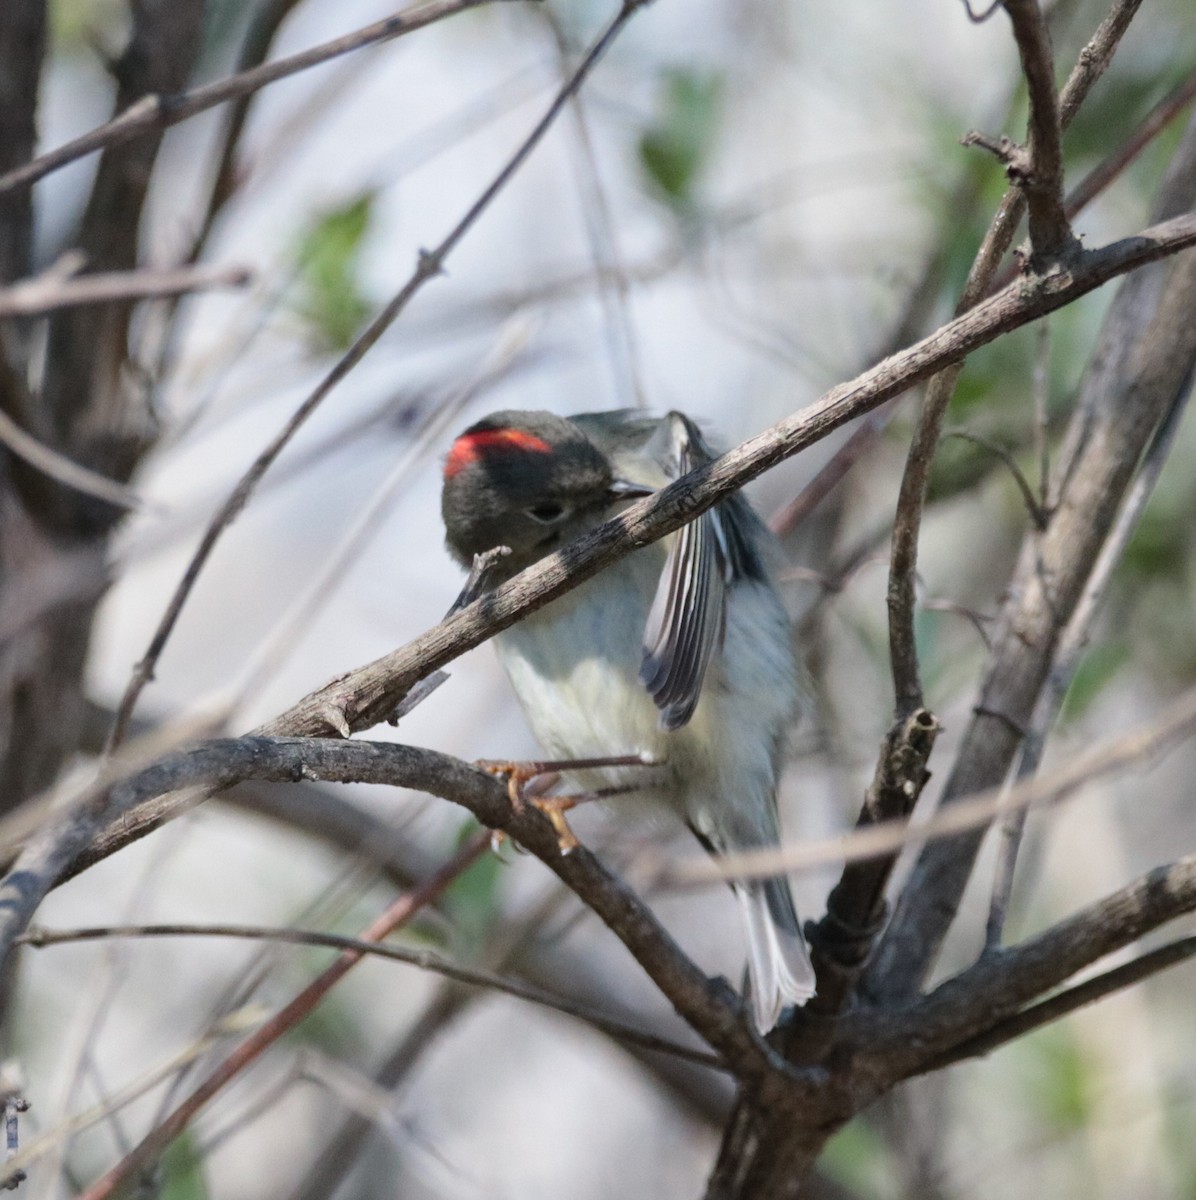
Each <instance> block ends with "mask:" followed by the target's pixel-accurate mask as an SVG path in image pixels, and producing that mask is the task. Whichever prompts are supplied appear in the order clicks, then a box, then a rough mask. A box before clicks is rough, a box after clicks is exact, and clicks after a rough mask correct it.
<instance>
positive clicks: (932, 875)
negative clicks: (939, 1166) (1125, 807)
mask: <svg viewBox="0 0 1196 1200" xmlns="http://www.w3.org/2000/svg"><path fill="white" fill-rule="evenodd" d="M1164 193H1165V196H1166V200H1165V206H1164V211H1175V210H1176V208H1177V207H1188V206H1190V204H1191V202H1192V197H1193V196H1194V195H1196V123H1194V124H1193V125H1192V127H1191V129H1190V132H1189V136H1188V138H1187V141H1186V142H1185V148H1184V149H1183V150H1182V151H1181V154H1180V156H1179V159H1178V160H1177V163H1176V165H1175V167H1174V170H1173V174H1172V176H1171V179H1170V181H1169V183H1168V184H1167V186H1166V187H1165V189H1164ZM1193 311H1196V256H1187V257H1185V258H1184V259H1182V260H1180V261H1179V262H1178V263H1177V264H1176V265H1175V267H1174V268H1173V269H1172V270H1171V271H1170V273H1168V272H1167V271H1165V270H1159V271H1155V272H1146V273H1143V274H1142V275H1139V276H1135V277H1134V278H1133V279H1131V280H1128V281H1127V282H1126V283H1125V284H1124V285H1123V286H1122V288H1121V289H1120V291H1119V292H1118V295H1117V298H1116V299H1115V301H1114V303H1113V306H1112V307H1111V309H1110V310H1109V314H1108V317H1107V319H1106V322H1105V325H1104V328H1103V330H1102V334H1101V345H1100V348H1098V350H1097V353H1096V355H1095V356H1094V359H1093V364H1094V366H1093V368H1092V370H1091V371H1090V372H1089V375H1088V377H1087V378H1086V380H1085V383H1084V388H1083V394H1082V395H1081V398H1080V401H1079V404H1078V407H1077V413H1076V416H1075V417H1074V419H1073V422H1072V430H1071V433H1070V435H1069V441H1068V445H1067V447H1066V448H1065V452H1064V456H1063V467H1062V471H1061V477H1062V479H1063V481H1064V482H1063V483H1062V484H1061V486H1060V495H1059V498H1058V503H1057V504H1056V505H1055V507H1054V512H1053V515H1052V520H1051V525H1050V528H1049V529H1048V530H1046V532H1045V533H1043V534H1038V533H1037V532H1035V533H1033V534H1032V535H1031V537H1030V538H1029V539H1028V540H1027V542H1026V544H1025V545H1024V547H1023V552H1022V556H1021V560H1020V562H1019V566H1018V568H1017V572H1016V574H1015V577H1014V580H1013V582H1012V584H1011V586H1010V588H1009V589H1008V599H1007V601H1006V605H1005V609H1004V612H1003V614H1002V618H1001V624H1000V626H999V628H998V630H997V633H996V636H995V637H994V639H993V649H992V651H991V654H990V657H989V667H988V670H987V674H986V677H985V679H984V681H983V683H982V686H981V690H980V701H979V704H978V705H977V707H976V710H975V715H974V717H973V719H972V721H971V723H970V725H969V728H968V730H967V732H966V734H965V737H964V741H963V744H962V745H961V747H960V750H959V754H958V757H957V760H956V765H955V769H954V770H953V771H952V773H951V776H950V778H949V779H948V781H947V784H946V787H945V790H944V796H943V803H946V804H949V803H953V802H954V801H956V800H958V799H960V798H961V797H963V796H965V795H968V794H970V793H974V792H978V791H982V790H987V789H989V788H995V787H998V786H999V785H1000V784H1001V783H1002V781H1003V780H1004V778H1005V776H1006V773H1007V772H1008V770H1009V768H1010V765H1011V763H1012V760H1013V756H1014V754H1015V753H1016V752H1017V749H1018V746H1019V745H1020V742H1021V738H1022V735H1023V732H1024V731H1025V729H1026V728H1027V727H1028V725H1029V723H1030V721H1031V719H1032V717H1033V712H1034V706H1035V704H1036V703H1037V699H1038V694H1039V691H1040V689H1041V687H1042V684H1043V682H1044V680H1045V679H1046V676H1047V673H1048V672H1049V670H1050V665H1051V662H1052V659H1053V656H1054V650H1055V646H1056V643H1057V639H1058V637H1059V634H1060V631H1061V630H1062V629H1063V627H1064V626H1065V625H1066V623H1067V621H1068V620H1069V619H1070V616H1071V614H1072V612H1073V610H1074V607H1075V605H1076V604H1077V602H1078V601H1079V598H1080V596H1081V595H1082V592H1083V588H1084V585H1085V583H1086V581H1087V579H1088V577H1089V574H1090V572H1091V569H1092V565H1093V563H1094V562H1095V560H1096V557H1097V555H1098V553H1099V552H1100V548H1101V546H1102V544H1103V543H1104V541H1105V539H1106V537H1107V536H1108V533H1109V530H1110V529H1111V528H1112V526H1113V523H1114V522H1115V520H1116V516H1117V512H1118V510H1119V508H1120V505H1121V500H1122V497H1123V496H1124V494H1125V492H1126V490H1127V488H1128V487H1129V485H1130V482H1131V480H1132V479H1133V476H1134V473H1135V471H1136V468H1137V465H1138V462H1139V460H1140V458H1141V456H1142V454H1143V452H1144V450H1145V447H1146V446H1147V444H1148V443H1149V441H1150V439H1151V437H1152V436H1153V435H1154V431H1155V430H1156V428H1157V427H1158V425H1159V423H1160V421H1161V419H1162V417H1163V414H1164V413H1165V412H1166V411H1167V408H1168V406H1169V405H1170V403H1171V401H1172V398H1173V397H1174V396H1175V394H1176V392H1177V390H1178V387H1179V384H1180V382H1181V381H1182V380H1183V378H1184V377H1185V376H1186V375H1187V374H1188V371H1189V370H1190V368H1191V363H1192V361H1193V358H1194V357H1196V324H1193V322H1192V317H1191V314H1192V313H1193ZM981 838H982V835H981V834H974V835H970V836H966V837H963V838H960V839H959V840H958V841H956V842H949V843H940V844H937V845H934V846H930V847H928V848H927V849H926V850H925V851H924V852H923V854H922V855H921V857H920V859H919V863H918V865H917V867H916V868H915V872H914V875H913V877H912V879H911V882H910V885H909V886H908V887H907V888H906V890H905V892H904V893H903V895H902V898H901V901H900V904H899V906H898V909H897V912H896V914H895V916H894V919H893V922H892V924H891V925H890V928H889V930H888V932H887V933H886V935H885V937H884V940H883V941H882V943H881V945H880V948H879V950H878V953H877V956H876V960H875V962H874V963H873V965H872V968H871V969H870V971H869V989H870V990H871V991H872V992H873V994H874V995H876V996H879V995H881V994H884V995H887V996H892V995H897V994H909V993H912V992H913V991H914V990H916V988H917V986H918V984H919V983H920V981H921V979H922V978H923V976H924V974H925V973H926V972H927V971H928V969H929V967H930V965H931V963H932V962H933V961H934V959H935V957H936V955H937V953H938V949H939V947H940V946H941V944H942V940H943V938H944V937H945V935H946V931H947V929H948V927H949V926H950V923H951V921H952V919H953V916H954V913H955V910H956V907H957V905H958V902H959V897H960V896H961V895H962V893H963V888H964V885H965V884H966V882H967V879H968V876H969V875H970V873H971V868H972V864H973V862H974V860H975V855H976V853H977V851H978V849H979V846H980V841H981Z"/></svg>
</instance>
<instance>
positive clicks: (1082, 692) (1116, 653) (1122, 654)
mask: <svg viewBox="0 0 1196 1200" xmlns="http://www.w3.org/2000/svg"><path fill="white" fill-rule="evenodd" d="M1129 658H1130V650H1129V647H1128V646H1127V645H1126V644H1125V643H1124V642H1105V643H1102V644H1101V645H1099V646H1093V647H1091V648H1090V649H1089V651H1088V653H1087V654H1085V655H1084V657H1083V659H1082V660H1081V662H1080V665H1079V667H1078V668H1077V669H1076V673H1075V676H1074V677H1073V678H1072V681H1071V687H1069V688H1068V689H1067V699H1066V700H1065V702H1064V705H1063V713H1062V716H1063V719H1064V720H1065V721H1070V720H1073V719H1075V718H1076V717H1080V716H1083V714H1084V713H1085V712H1086V711H1087V710H1088V707H1089V706H1090V705H1091V704H1092V702H1093V701H1094V700H1095V699H1096V698H1097V696H1099V695H1100V694H1101V692H1102V691H1104V688H1105V685H1106V684H1108V683H1110V682H1111V681H1112V680H1113V678H1114V677H1115V676H1116V675H1117V673H1118V671H1120V670H1121V668H1122V667H1123V666H1125V664H1126V662H1128V661H1129Z"/></svg>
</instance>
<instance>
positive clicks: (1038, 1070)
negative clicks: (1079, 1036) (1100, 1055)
mask: <svg viewBox="0 0 1196 1200" xmlns="http://www.w3.org/2000/svg"><path fill="white" fill-rule="evenodd" d="M1026 1045H1027V1047H1028V1048H1030V1049H1032V1050H1033V1051H1034V1060H1033V1073H1034V1084H1033V1086H1032V1087H1030V1088H1029V1089H1027V1093H1028V1095H1029V1096H1030V1097H1031V1099H1032V1103H1033V1105H1034V1107H1035V1109H1036V1110H1037V1116H1038V1118H1039V1120H1040V1121H1041V1122H1042V1123H1043V1124H1044V1125H1045V1126H1046V1128H1047V1129H1048V1130H1050V1131H1051V1132H1053V1133H1057V1134H1065V1133H1072V1132H1074V1131H1076V1130H1079V1129H1083V1128H1084V1126H1085V1125H1086V1124H1088V1122H1089V1121H1091V1120H1092V1071H1091V1068H1090V1067H1089V1064H1088V1062H1087V1060H1086V1059H1085V1057H1084V1054H1083V1051H1082V1049H1081V1047H1080V1044H1079V1042H1078V1041H1077V1040H1076V1038H1075V1037H1074V1036H1073V1035H1072V1034H1071V1033H1070V1031H1069V1030H1068V1029H1067V1028H1066V1027H1065V1026H1061V1025H1060V1026H1051V1027H1050V1028H1048V1029H1045V1030H1043V1031H1042V1032H1040V1033H1036V1034H1034V1035H1032V1036H1031V1037H1030V1038H1028V1039H1027V1042H1026Z"/></svg>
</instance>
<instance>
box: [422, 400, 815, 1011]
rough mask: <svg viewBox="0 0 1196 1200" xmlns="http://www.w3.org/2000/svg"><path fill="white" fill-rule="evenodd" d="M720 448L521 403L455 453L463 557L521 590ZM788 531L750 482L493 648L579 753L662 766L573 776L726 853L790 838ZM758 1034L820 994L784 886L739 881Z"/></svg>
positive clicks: (624, 415) (552, 728)
mask: <svg viewBox="0 0 1196 1200" xmlns="http://www.w3.org/2000/svg"><path fill="white" fill-rule="evenodd" d="M714 457H715V455H714V453H713V451H712V450H711V448H710V447H709V446H708V445H707V443H706V441H705V439H704V438H703V436H702V433H701V431H700V429H699V428H698V426H697V425H696V424H695V422H694V421H693V420H691V419H690V418H689V417H688V416H686V415H685V414H683V413H680V412H676V411H674V412H669V413H668V414H667V415H665V416H664V417H651V416H647V415H644V414H643V413H641V412H638V411H634V410H614V411H607V412H595V413H582V414H577V415H574V416H571V417H562V416H558V415H556V414H554V413H550V412H539V411H521V410H505V411H501V412H495V413H492V414H491V415H489V416H487V417H485V418H483V419H482V420H480V421H478V422H476V423H475V424H473V425H471V426H470V427H469V428H468V429H466V430H465V431H464V432H463V433H461V434H460V435H459V436H458V437H457V438H456V439H455V440H454V441H453V443H452V445H451V448H450V449H449V452H448V455H447V457H446V458H445V461H444V469H443V486H442V492H441V514H442V517H443V521H444V526H445V535H446V543H447V547H448V550H449V552H450V554H451V555H452V556H453V557H454V558H455V559H456V560H457V561H458V562H459V563H460V564H461V565H463V566H466V567H469V566H470V565H471V564H473V563H474V562H475V559H476V556H478V555H485V554H487V552H492V551H494V550H495V548H496V547H505V548H506V553H505V554H503V555H502V557H494V556H492V557H491V559H490V560H489V562H488V566H487V571H486V573H485V581H484V584H483V589H484V590H488V589H490V588H493V587H495V586H498V585H499V584H501V583H503V582H505V581H506V580H507V579H509V578H511V577H513V576H514V575H515V574H517V573H518V572H519V571H521V570H523V569H524V568H525V567H528V566H530V565H531V564H532V563H535V562H537V561H538V560H540V559H542V558H544V557H545V556H547V555H549V554H551V553H553V552H554V551H556V550H558V549H559V548H561V547H562V546H564V545H566V544H567V543H569V542H571V541H573V540H574V539H576V538H578V537H580V536H581V535H583V534H585V533H587V532H588V531H590V530H591V529H594V528H595V527H596V526H598V525H600V524H601V523H603V522H604V521H606V520H608V519H609V518H610V517H612V516H614V515H615V514H617V513H618V512H620V511H621V510H622V509H624V508H625V507H626V506H627V504H628V503H630V502H631V501H632V500H634V499H635V498H636V497H639V496H644V495H648V494H651V493H652V492H654V491H656V490H657V489H659V488H661V487H663V486H665V485H666V484H668V483H670V482H672V481H673V480H675V479H679V478H680V477H681V476H682V475H685V474H686V473H688V472H689V471H691V470H693V469H694V468H695V467H698V466H700V465H701V464H703V463H706V462H710V461H712V460H713V459H714ZM778 556H779V547H778V545H777V543H776V539H775V538H774V536H773V535H772V533H771V532H770V531H769V530H768V528H767V526H766V525H765V524H764V523H763V521H761V520H760V518H759V517H758V516H757V515H756V513H755V512H754V511H753V509H752V508H751V506H750V504H749V502H748V501H747V499H746V498H745V497H744V496H743V495H742V494H740V493H735V494H734V495H732V496H731V497H729V498H728V499H725V500H722V501H720V502H719V503H718V504H716V505H715V506H714V507H713V508H710V509H708V510H707V511H706V512H704V513H703V514H701V515H700V516H699V517H697V518H696V519H694V520H693V521H691V522H689V523H688V524H686V525H684V526H683V527H682V528H681V529H679V530H678V531H676V532H675V533H672V534H669V535H668V536H666V537H665V538H663V539H661V540H660V541H658V542H655V543H652V544H651V545H647V546H644V547H641V548H639V549H637V550H634V551H633V552H632V553H631V554H629V555H627V556H625V557H624V558H622V559H620V560H619V561H618V562H616V563H614V564H613V565H611V566H609V567H607V568H605V569H604V570H602V571H601V572H599V573H598V574H597V575H595V576H593V577H592V578H590V579H589V580H587V581H586V582H584V583H582V584H581V585H580V586H578V587H576V588H575V589H573V590H572V591H570V592H567V593H565V594H564V595H562V596H560V597H558V598H557V599H555V600H553V601H551V602H550V603H549V604H547V605H545V606H544V607H542V608H540V609H538V610H537V611H535V612H533V613H531V614H530V615H528V616H526V617H524V618H523V619H522V620H520V621H518V622H517V623H515V624H514V625H512V626H510V627H509V628H508V629H506V630H504V631H503V632H502V633H500V634H498V635H497V637H496V638H495V639H494V641H495V646H496V649H497V652H498V656H499V659H500V662H501V664H502V666H503V668H504V670H505V672H506V675H507V677H508V679H509V681H510V683H511V686H512V689H513V691H514V693H515V695H516V697H517V699H518V701H519V703H520V706H521V707H522V709H523V712H524V714H525V716H526V718H527V722H528V724H529V726H530V727H531V730H532V733H533V734H534V735H535V737H536V738H537V740H538V741H539V742H540V744H541V745H542V746H543V748H544V749H545V751H547V752H548V753H549V754H550V755H552V756H553V757H554V758H556V759H560V760H564V761H566V762H568V761H578V760H590V759H595V758H598V759H602V758H605V757H612V756H623V755H633V756H635V755H638V756H640V760H641V761H642V762H646V763H657V764H659V765H658V766H656V767H653V768H650V769H645V768H644V767H605V768H590V769H586V770H578V771H573V772H569V773H568V775H567V778H568V779H569V781H570V782H571V783H575V784H577V785H579V786H581V787H582V788H585V789H588V790H591V791H593V790H598V789H603V788H605V789H608V790H621V791H631V792H632V795H631V796H627V797H624V798H622V799H621V800H620V801H618V802H608V803H617V805H618V807H617V808H616V810H615V811H616V813H618V814H621V813H623V812H625V811H628V808H629V806H634V808H635V810H636V812H637V813H643V814H645V815H646V816H647V817H648V818H649V819H651V820H658V819H659V817H660V816H661V815H664V816H665V817H666V819H667V818H668V817H669V816H670V815H671V816H672V818H673V819H675V818H676V817H679V818H680V819H681V820H682V821H683V822H684V823H685V824H686V825H688V827H689V829H690V830H691V831H692V832H693V833H694V834H695V835H696V837H697V839H698V841H699V842H700V843H701V844H702V846H703V847H704V848H705V849H706V850H707V851H708V852H709V853H710V854H712V855H726V854H730V853H733V852H736V851H742V850H753V849H758V848H762V847H770V846H775V845H777V844H778V841H779V823H778V816H777V803H776V791H777V782H778V777H779V774H780V771H781V766H782V758H783V752H784V746H785V742H786V739H787V735H788V732H789V730H790V728H791V726H792V724H793V722H794V720H795V719H796V714H797V710H798V707H799V694H800V693H799V684H798V677H799V676H798V666H797V661H796V655H795V651H794V647H793V639H792V635H791V629H790V623H789V618H788V615H787V613H786V611H785V608H784V605H783V603H782V601H781V598H780V596H779V594H778V591H777V588H776V584H775V582H774V574H773V564H774V563H775V561H776V560H777V558H778ZM731 887H732V889H733V891H734V893H735V896H736V898H737V899H738V901H739V906H740V909H741V913H742V917H743V924H744V929H745V933H746V941H747V951H748V954H747V958H748V980H749V985H750V992H751V1004H752V1009H753V1014H754V1018H755V1022H756V1025H757V1027H758V1028H759V1029H760V1030H761V1031H767V1030H769V1029H771V1028H772V1027H773V1026H774V1025H775V1024H776V1022H777V1020H778V1019H779V1016H780V1014H781V1012H782V1011H783V1010H784V1009H785V1008H787V1007H790V1006H793V1005H800V1004H803V1003H804V1002H805V1001H806V1000H808V999H809V998H810V997H811V996H812V995H813V994H814V969H813V966H812V964H811V962H810V957H809V954H808V952H807V950H806V945H805V941H804V939H803V937H802V931H801V925H800V923H799V921H798V916H797V912H796V909H795V908H794V904H793V898H792V896H791V894H790V891H789V886H788V883H787V881H786V880H785V879H784V878H783V877H781V876H777V877H774V878H769V879H764V880H751V881H733V882H732V884H731Z"/></svg>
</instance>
